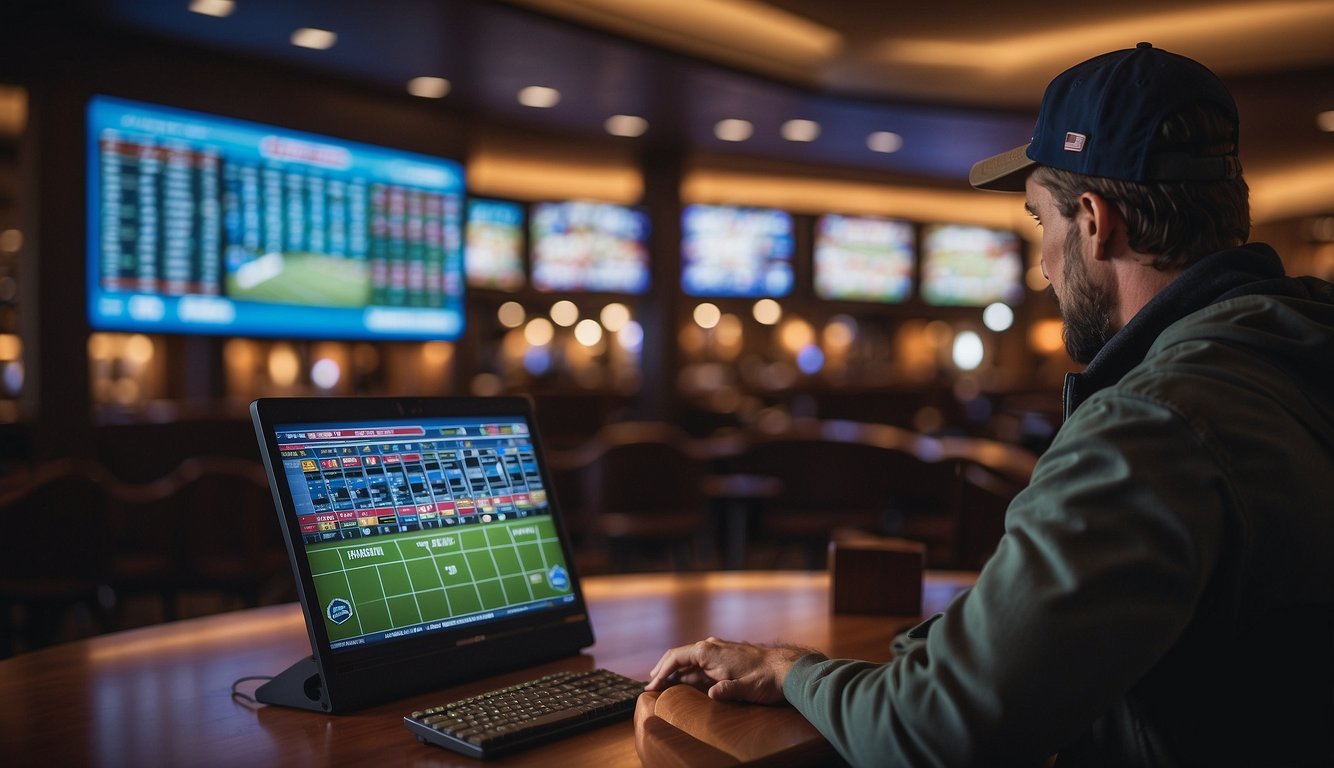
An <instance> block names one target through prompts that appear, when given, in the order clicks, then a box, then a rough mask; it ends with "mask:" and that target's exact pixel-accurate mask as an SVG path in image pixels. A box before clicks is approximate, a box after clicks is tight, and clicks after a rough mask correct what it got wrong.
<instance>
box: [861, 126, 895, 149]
mask: <svg viewBox="0 0 1334 768" xmlns="http://www.w3.org/2000/svg"><path fill="white" fill-rule="evenodd" d="M866 146H868V147H870V148H871V151H872V152H898V151H899V150H900V149H902V148H903V137H902V136H900V135H898V134H897V133H893V132H892V131H876V132H875V133H873V134H871V135H870V136H867V137H866Z"/></svg>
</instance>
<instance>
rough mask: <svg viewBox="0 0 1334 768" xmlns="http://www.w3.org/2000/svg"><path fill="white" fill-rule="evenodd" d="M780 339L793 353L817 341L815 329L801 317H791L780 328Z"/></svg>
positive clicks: (784, 346)
mask: <svg viewBox="0 0 1334 768" xmlns="http://www.w3.org/2000/svg"><path fill="white" fill-rule="evenodd" d="M778 340H779V342H781V343H782V345H783V348H784V349H786V350H787V351H788V352H790V353H792V354H794V355H795V354H797V353H798V352H800V351H801V350H803V349H805V348H806V347H809V346H810V345H812V344H814V343H815V329H814V328H812V327H811V324H810V323H808V322H806V321H805V320H802V319H801V318H800V317H793V318H789V319H788V320H786V321H784V322H783V325H782V326H780V327H779V329H778Z"/></svg>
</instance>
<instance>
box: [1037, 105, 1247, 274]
mask: <svg viewBox="0 0 1334 768" xmlns="http://www.w3.org/2000/svg"><path fill="white" fill-rule="evenodd" d="M1235 135H1236V125H1235V124H1233V122H1232V120H1230V119H1229V118H1227V117H1226V116H1224V115H1223V114H1222V112H1220V111H1219V110H1218V109H1217V108H1215V107H1213V106H1212V105H1209V104H1205V103H1201V104H1199V105H1198V106H1197V107H1196V108H1195V109H1193V110H1190V111H1189V112H1186V113H1184V114H1178V115H1173V116H1171V117H1169V118H1168V119H1166V120H1164V121H1163V123H1162V125H1161V126H1160V127H1159V130H1158V136H1157V138H1155V139H1154V145H1153V151H1154V152H1155V153H1157V152H1186V153H1189V154H1192V155H1195V156H1200V157H1208V156H1218V155H1226V154H1231V153H1234V152H1236V147H1235V146H1234V138H1233V137H1234V136H1235ZM1033 178H1034V180H1035V181H1037V182H1038V183H1039V184H1041V185H1042V186H1044V187H1046V188H1047V190H1048V191H1050V192H1051V193H1052V197H1053V198H1054V199H1055V202H1056V208H1057V210H1058V211H1059V212H1060V214H1061V216H1063V217H1065V218H1067V219H1070V218H1073V217H1074V215H1075V209H1076V206H1077V204H1078V199H1079V196H1080V195H1081V194H1083V193H1084V192H1094V193H1096V194H1098V195H1100V196H1101V197H1103V198H1104V199H1105V200H1107V201H1108V202H1109V203H1111V204H1112V205H1115V206H1116V207H1117V208H1118V209H1119V210H1120V211H1121V215H1122V216H1123V217H1124V218H1125V220H1126V230H1127V235H1128V239H1129V245H1130V247H1131V248H1132V249H1134V250H1135V251H1137V252H1139V253H1148V254H1153V255H1154V260H1153V266H1154V268H1155V269H1160V270H1166V269H1182V268H1185V267H1188V266H1190V265H1191V264H1194V263H1195V262H1196V261H1198V260H1199V259H1201V258H1203V257H1204V256H1207V255H1209V254H1211V253H1215V252H1217V251H1221V250H1224V249H1226V248H1231V247H1234V246H1238V245H1241V244H1242V243H1244V242H1246V240H1247V238H1248V237H1249V236H1250V232H1251V209H1250V200H1249V193H1250V190H1249V188H1248V187H1247V186H1246V180H1245V179H1243V178H1242V177H1241V174H1237V176H1235V177H1234V178H1231V179H1224V180H1221V181H1157V182H1147V183H1137V182H1132V181H1119V180H1116V179H1104V178H1100V177H1097V176H1084V175H1082V174H1078V173H1072V172H1070V171H1063V170H1060V169H1058V168H1051V167H1049V166H1038V168H1037V169H1035V170H1034V171H1033Z"/></svg>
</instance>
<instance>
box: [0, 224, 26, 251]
mask: <svg viewBox="0 0 1334 768" xmlns="http://www.w3.org/2000/svg"><path fill="white" fill-rule="evenodd" d="M22 247H23V231H22V230H19V229H6V230H4V231H3V232H0V253H18V252H19V249H20V248H22Z"/></svg>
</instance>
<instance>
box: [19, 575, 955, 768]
mask: <svg viewBox="0 0 1334 768" xmlns="http://www.w3.org/2000/svg"><path fill="white" fill-rule="evenodd" d="M973 578H974V574H971V573H967V572H945V573H929V574H927V578H926V585H925V587H924V590H923V593H924V594H923V598H924V600H923V612H924V613H926V614H929V613H932V612H935V611H937V610H940V609H942V608H943V607H944V606H945V605H946V604H947V603H948V602H949V600H950V599H952V598H953V596H954V595H955V594H957V593H958V592H959V591H960V590H961V589H963V588H965V587H966V586H967V585H968V584H970V583H971V582H972V580H973ZM583 583H584V592H585V596H586V597H587V601H588V605H589V612H590V615H591V617H592V621H593V627H594V631H595V633H596V636H597V642H596V644H595V645H593V646H592V647H591V648H589V649H588V650H587V651H586V652H585V653H584V654H581V655H579V656H574V657H570V658H567V659H562V660H559V661H556V662H552V663H549V664H544V665H540V666H537V667H529V668H526V669H523V670H519V671H516V672H512V673H508V674H504V675H498V676H496V677H492V678H487V679H485V680H481V681H476V682H473V683H468V684H463V685H458V686H454V687H451V688H448V689H445V690H442V691H433V692H430V693H427V694H423V695H420V696H414V697H409V698H407V699H404V700H403V701H400V702H395V703H392V704H387V705H384V706H381V707H376V708H373V709H369V710H365V711H362V712H357V713H353V714H350V715H333V716H331V715H323V714H319V713H312V712H304V711H297V710H289V709H284V708H280V707H258V708H256V707H252V706H249V705H247V704H245V703H243V702H240V701H238V700H235V699H233V698H232V697H231V696H230V690H231V685H232V683H233V681H235V680H237V679H239V678H242V677H246V676H250V675H273V674H277V673H278V672H280V671H282V670H283V669H284V668H286V667H287V666H288V665H289V664H291V663H292V662H293V661H296V660H297V659H299V658H301V657H303V656H307V655H309V653H310V648H309V644H308V639H307V634H306V627H305V623H304V621H303V619H302V616H301V610H300V607H299V606H297V605H295V604H287V605H279V606H271V607H266V608H256V609H252V610H245V611H238V612H234V613H228V614H220V615H216V616H209V617H206V618H202V619H191V620H187V621H180V622H175V623H171V624H163V625H159V626H155V627H149V628H146V629H140V630H132V631H127V632H121V633H115V634H110V635H103V636H100V637H95V638H91V639H88V640H82V641H79V642H74V643H68V644H66V645H62V646H56V647H53V648H49V649H46V650H42V651H37V652H33V653H29V654H25V655H20V656H17V657H15V658H12V659H8V660H5V661H3V662H0V753H3V754H5V755H6V758H7V762H8V760H9V759H10V758H13V757H17V762H15V763H9V764H17V765H26V764H35V763H38V762H40V763H42V764H47V765H70V764H82V765H235V764H241V763H249V764H255V765H277V764H283V765H304V764H316V765H328V764H342V763H370V762H374V763H377V764H383V763H409V762H410V763H413V764H417V763H422V764H429V765H453V764H458V765H476V764H477V763H475V762H474V761H471V760H469V759H467V758H463V757H461V756H457V755H453V754H452V753H448V752H445V751H443V750H440V749H437V748H434V747H427V746H424V745H421V744H419V743H418V742H416V740H415V739H413V738H412V737H411V736H410V735H409V734H408V732H407V731H406V729H405V728H404V727H403V725H402V722H401V720H402V716H403V715H405V714H407V713H408V712H410V711H411V710H413V709H415V708H420V707H423V706H429V705H432V704H438V703H443V702H445V701H449V700H453V699H457V698H462V697H465V696H469V695H473V694H475V693H478V692H480V691H483V690H486V689H489V688H494V687H497V686H502V685H510V684H512V683H515V682H518V681H520V680H524V679H527V678H531V677H535V676H537V675H540V674H547V673H550V672H553V671H556V670H560V669H587V668H591V667H605V668H607V669H611V670H613V671H616V672H620V673H622V674H625V675H630V676H632V677H636V678H639V679H643V678H644V677H646V676H647V674H648V671H649V669H651V668H652V666H653V665H654V663H656V662H657V660H658V658H659V656H661V654H662V652H663V651H664V650H665V649H667V648H668V647H670V646H673V645H679V644H682V643H686V642H691V641H694V640H698V639H701V638H703V637H705V636H707V635H709V634H713V635H717V636H720V637H729V638H735V639H749V640H755V641H759V642H785V643H794V644H798V645H806V646H811V647H815V648H818V649H820V650H822V651H824V652H826V653H829V654H831V655H836V656H855V657H859V658H866V659H870V660H875V661H883V660H887V659H888V658H889V656H890V642H891V640H892V638H893V635H894V633H895V632H896V631H897V630H899V629H901V628H902V627H903V626H905V625H906V624H908V623H910V622H912V621H914V620H915V619H916V618H917V617H913V616H899V617H892V616H850V615H847V616H845V615H839V616H833V615H831V614H830V613H829V597H828V593H829V578H828V575H827V574H825V573H823V572H804V571H803V572H796V571H794V572H753V571H751V572H722V573H688V574H638V575H618V576H597V577H590V578H587V579H585V580H584V582H583ZM256 684H257V683H255V684H243V686H242V690H253V687H254V685H256ZM502 762H504V763H513V764H521V765H524V764H526V765H553V764H567V763H569V764H574V763H578V764H583V765H589V764H598V765H605V766H614V765H627V766H629V765H634V766H637V765H639V760H638V757H637V756H636V754H635V750H634V741H633V731H632V727H631V725H630V723H629V722H628V721H627V722H624V723H618V724H615V725H611V726H607V727H604V728H600V729H597V730H595V731H590V732H588V733H584V734H580V735H577V736H574V737H571V738H568V739H563V740H561V741H559V742H555V743H553V744H550V745H546V746H543V747H540V748H537V749H535V750H531V751H528V752H523V753H520V754H518V755H514V756H512V757H510V758H507V759H505V760H504V761H502Z"/></svg>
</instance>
